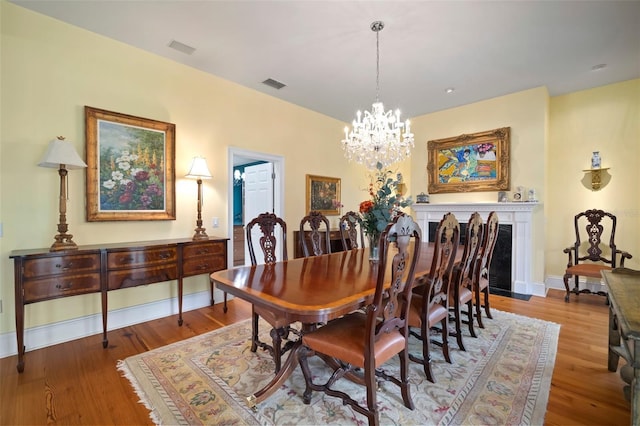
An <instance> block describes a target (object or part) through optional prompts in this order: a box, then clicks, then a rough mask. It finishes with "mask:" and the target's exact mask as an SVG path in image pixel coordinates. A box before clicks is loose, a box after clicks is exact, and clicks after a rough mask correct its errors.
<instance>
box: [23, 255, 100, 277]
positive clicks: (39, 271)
mask: <svg viewBox="0 0 640 426" xmlns="http://www.w3.org/2000/svg"><path fill="white" fill-rule="evenodd" d="M99 270H100V255H99V254H76V255H62V256H51V257H39V258H37V257H34V258H30V259H27V260H25V261H24V271H23V276H24V278H25V279H29V278H34V277H43V276H47V275H60V274H75V273H78V272H87V271H99Z"/></svg>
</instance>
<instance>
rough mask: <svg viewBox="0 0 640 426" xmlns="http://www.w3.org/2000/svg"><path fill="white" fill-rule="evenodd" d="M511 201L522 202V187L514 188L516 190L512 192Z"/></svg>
mask: <svg viewBox="0 0 640 426" xmlns="http://www.w3.org/2000/svg"><path fill="white" fill-rule="evenodd" d="M512 198H513V201H516V202H518V201H524V186H516V190H515V191H513V195H512Z"/></svg>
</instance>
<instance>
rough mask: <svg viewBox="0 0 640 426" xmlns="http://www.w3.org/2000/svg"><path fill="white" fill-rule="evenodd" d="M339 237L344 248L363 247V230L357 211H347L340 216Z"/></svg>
mask: <svg viewBox="0 0 640 426" xmlns="http://www.w3.org/2000/svg"><path fill="white" fill-rule="evenodd" d="M358 236H359V238H358ZM340 237H341V238H342V247H343V249H344V250H349V249H357V248H360V247H364V231H363V230H362V220H361V219H360V215H358V213H356V212H354V211H349V212H347V213H345V214H344V216H342V217H341V218H340Z"/></svg>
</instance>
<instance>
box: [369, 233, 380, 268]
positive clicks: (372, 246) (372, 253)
mask: <svg viewBox="0 0 640 426" xmlns="http://www.w3.org/2000/svg"><path fill="white" fill-rule="evenodd" d="M367 238H368V240H369V260H370V261H371V262H377V261H379V260H380V253H379V252H378V250H379V247H378V243H379V241H380V235H367Z"/></svg>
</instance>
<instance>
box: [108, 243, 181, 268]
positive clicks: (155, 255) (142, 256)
mask: <svg viewBox="0 0 640 426" xmlns="http://www.w3.org/2000/svg"><path fill="white" fill-rule="evenodd" d="M177 261H178V249H177V247H175V246H172V247H162V248H149V249H142V250H127V251H109V252H108V254H107V267H108V268H109V269H120V268H131V267H135V266H147V265H154V264H161V263H169V262H177Z"/></svg>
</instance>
